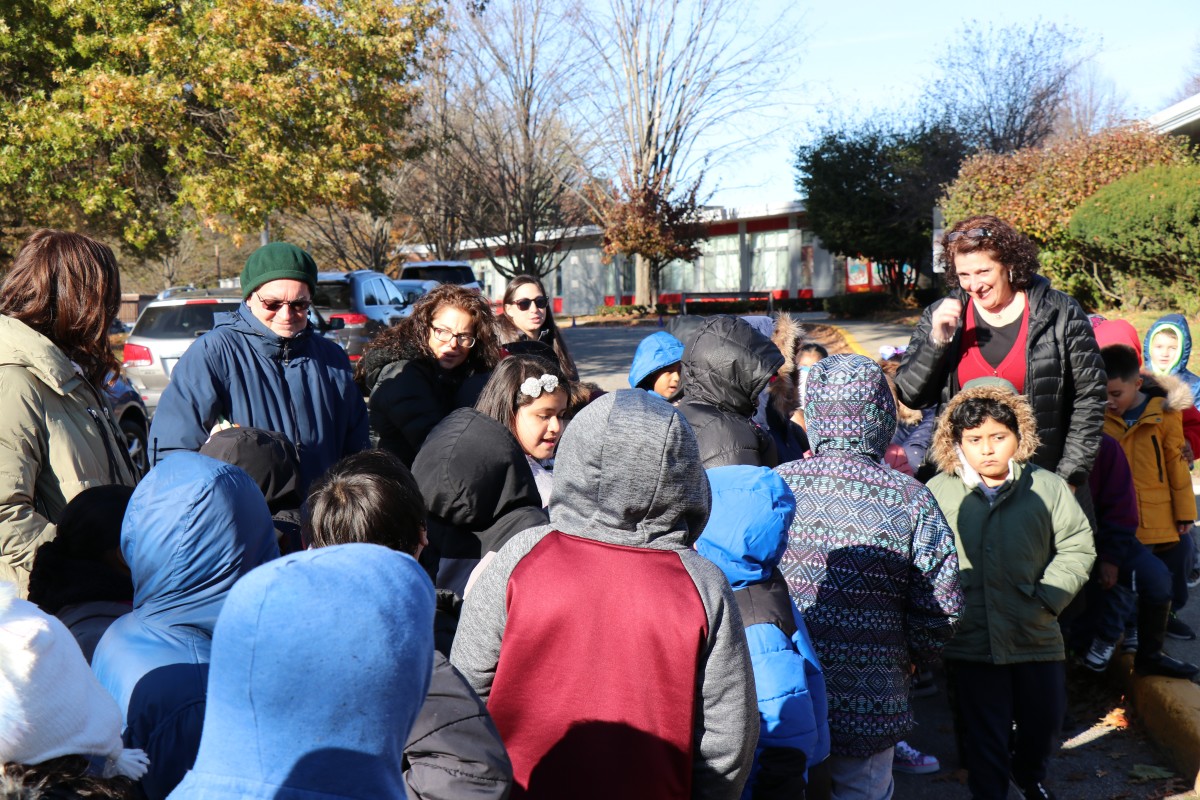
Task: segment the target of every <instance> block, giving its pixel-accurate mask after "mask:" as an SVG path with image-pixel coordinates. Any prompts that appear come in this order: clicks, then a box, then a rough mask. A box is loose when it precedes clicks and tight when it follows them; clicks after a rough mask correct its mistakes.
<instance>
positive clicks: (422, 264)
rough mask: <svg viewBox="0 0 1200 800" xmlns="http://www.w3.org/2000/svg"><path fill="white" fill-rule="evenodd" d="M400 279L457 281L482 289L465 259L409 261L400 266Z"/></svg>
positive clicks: (471, 287)
mask: <svg viewBox="0 0 1200 800" xmlns="http://www.w3.org/2000/svg"><path fill="white" fill-rule="evenodd" d="M400 279H401V280H417V281H437V282H438V283H457V284H458V285H459V286H465V287H467V288H468V289H474V290H475V291H477V292H479V291H482V290H483V287H482V286H480V285H479V280H478V279H477V278H476V277H475V271H474V270H473V269H471V265H470V263H468V262H466V261H410V262H409V263H407V264H405V265H404V266H402V267H401V268H400Z"/></svg>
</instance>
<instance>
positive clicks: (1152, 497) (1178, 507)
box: [1104, 375, 1196, 545]
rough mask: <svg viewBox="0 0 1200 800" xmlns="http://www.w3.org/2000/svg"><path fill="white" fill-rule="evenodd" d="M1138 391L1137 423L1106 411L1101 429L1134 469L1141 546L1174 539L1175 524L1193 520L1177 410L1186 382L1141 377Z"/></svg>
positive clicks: (1186, 397) (1187, 398)
mask: <svg viewBox="0 0 1200 800" xmlns="http://www.w3.org/2000/svg"><path fill="white" fill-rule="evenodd" d="M1143 379H1144V382H1143V384H1142V391H1143V392H1144V393H1145V394H1147V395H1149V396H1150V401H1149V402H1148V403H1147V404H1146V408H1145V410H1144V411H1143V412H1142V415H1141V417H1139V418H1138V420H1137V422H1135V423H1133V425H1130V426H1128V427H1126V425H1125V421H1124V420H1123V419H1121V418H1120V417H1119V416H1117V415H1116V414H1114V413H1112V412H1111V411H1109V412H1108V413H1107V414H1106V415H1105V417H1104V432H1105V433H1107V434H1108V435H1109V436H1111V437H1113V438H1114V439H1116V440H1117V441H1118V442H1120V443H1121V448H1122V449H1123V450H1124V451H1125V457H1126V458H1127V459H1129V467H1130V469H1131V470H1132V471H1133V488H1134V491H1135V492H1136V493H1137V504H1138V529H1137V537H1138V540H1139V541H1141V543H1142V544H1144V545H1156V544H1170V543H1172V542H1177V541H1179V533H1178V531H1177V530H1176V528H1175V523H1176V522H1187V521H1190V520H1193V519H1195V518H1196V498H1195V495H1194V494H1193V493H1192V479H1191V475H1190V474H1189V472H1188V465H1187V462H1186V461H1185V460H1184V457H1183V444H1184V438H1183V417H1182V415H1181V413H1180V412H1181V411H1182V410H1183V409H1184V408H1185V407H1186V406H1189V405H1191V404H1192V395H1191V392H1190V391H1188V388H1187V386H1186V385H1185V384H1184V383H1183V382H1182V381H1180V380H1178V379H1176V378H1172V377H1170V376H1164V375H1158V376H1155V377H1150V376H1143Z"/></svg>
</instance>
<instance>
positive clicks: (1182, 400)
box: [1142, 372, 1194, 413]
mask: <svg viewBox="0 0 1200 800" xmlns="http://www.w3.org/2000/svg"><path fill="white" fill-rule="evenodd" d="M1142 391H1143V392H1145V393H1146V395H1147V396H1148V397H1161V398H1163V411H1175V412H1177V413H1183V411H1184V409H1186V408H1189V407H1190V406H1191V405H1192V404H1193V401H1194V398H1193V396H1192V390H1191V389H1190V388H1188V385H1187V384H1186V383H1184V381H1183V379H1182V378H1179V377H1177V376H1176V375H1175V374H1159V375H1149V374H1147V373H1145V372H1143V373H1142Z"/></svg>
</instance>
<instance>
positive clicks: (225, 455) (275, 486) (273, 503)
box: [200, 428, 301, 514]
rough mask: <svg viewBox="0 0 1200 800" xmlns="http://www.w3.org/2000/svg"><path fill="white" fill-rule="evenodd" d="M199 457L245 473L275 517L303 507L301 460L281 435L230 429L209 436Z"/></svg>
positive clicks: (247, 429)
mask: <svg viewBox="0 0 1200 800" xmlns="http://www.w3.org/2000/svg"><path fill="white" fill-rule="evenodd" d="M200 453H201V455H206V456H209V457H210V458H215V459H217V460H218V461H224V462H225V463H226V464H233V465H234V466H238V467H241V468H242V469H244V470H245V471H246V473H247V474H249V475H250V477H251V478H253V479H254V482H255V483H257V484H258V488H259V489H260V490H262V493H263V496H264V497H265V498H266V500H267V507H268V508H269V509H270V510H271V513H272V514H274V513H276V512H279V511H283V510H285V509H292V508H299V507H300V504H301V498H300V493H299V480H300V460H299V458H298V457H297V455H296V446H295V445H294V444H292V443H291V442H290V441H288V438H287V437H286V436H284V435H283V434H282V433H278V432H276V431H267V430H263V429H262V428H228V429H226V430H223V431H217V432H216V433H214V434H213V435H212V436H210V437H209V439H208V441H207V442H205V443H204V444H202V445H200Z"/></svg>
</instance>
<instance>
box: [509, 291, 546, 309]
mask: <svg viewBox="0 0 1200 800" xmlns="http://www.w3.org/2000/svg"><path fill="white" fill-rule="evenodd" d="M548 302H549V301H548V300H546V295H544V294H539V295H538V296H537V297H526V298H525V299H524V300H513V305H514V306H516V307H517V308H519V309H521V310H522V311H528V310H529V304H530V303H533V304H534V305H535V306H537V307H538V308H545V307H546V305H547V304H548Z"/></svg>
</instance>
